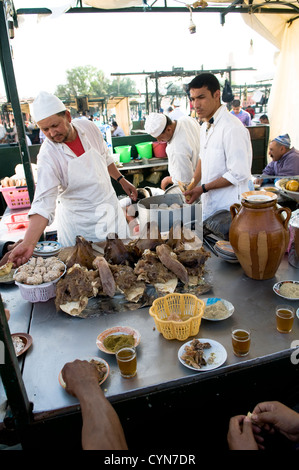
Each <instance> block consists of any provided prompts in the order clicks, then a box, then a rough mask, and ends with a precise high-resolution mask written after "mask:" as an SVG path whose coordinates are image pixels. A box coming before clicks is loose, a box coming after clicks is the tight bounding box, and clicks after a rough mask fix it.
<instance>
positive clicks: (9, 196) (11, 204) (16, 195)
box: [1, 186, 31, 209]
mask: <svg viewBox="0 0 299 470" xmlns="http://www.w3.org/2000/svg"><path fill="white" fill-rule="evenodd" d="M1 191H2V194H3V197H4V199H5V202H6V204H7V207H8V208H9V209H18V208H20V207H24V208H25V207H30V206H31V204H30V199H29V194H28V189H27V186H10V187H8V188H1Z"/></svg>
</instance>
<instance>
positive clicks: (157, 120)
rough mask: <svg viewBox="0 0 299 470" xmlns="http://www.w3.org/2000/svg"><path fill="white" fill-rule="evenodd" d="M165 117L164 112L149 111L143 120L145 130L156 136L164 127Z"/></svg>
mask: <svg viewBox="0 0 299 470" xmlns="http://www.w3.org/2000/svg"><path fill="white" fill-rule="evenodd" d="M166 123H167V119H166V116H165V114H162V113H150V114H149V115H148V117H147V118H146V120H145V126H144V129H145V131H146V132H147V133H148V134H150V135H152V136H153V137H158V136H159V135H160V134H162V132H163V131H164V129H165V127H166Z"/></svg>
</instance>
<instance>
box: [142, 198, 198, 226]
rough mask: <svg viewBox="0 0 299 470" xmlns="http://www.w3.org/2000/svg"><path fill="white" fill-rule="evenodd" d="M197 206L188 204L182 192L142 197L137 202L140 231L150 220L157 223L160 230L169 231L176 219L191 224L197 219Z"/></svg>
mask: <svg viewBox="0 0 299 470" xmlns="http://www.w3.org/2000/svg"><path fill="white" fill-rule="evenodd" d="M172 205H175V206H174V207H171V206H172ZM177 205H179V206H180V207H177ZM195 206H196V204H193V205H190V204H186V203H185V201H184V197H183V195H182V194H163V195H161V196H152V197H148V198H146V199H142V200H141V201H139V202H138V204H137V207H138V213H139V216H138V217H139V225H140V232H141V231H142V230H143V228H144V227H145V226H146V224H147V223H148V222H151V223H157V224H158V227H159V230H160V232H168V231H169V230H170V229H171V227H172V225H173V223H174V222H176V221H181V222H183V224H184V225H186V224H190V223H191V222H192V221H194V220H195Z"/></svg>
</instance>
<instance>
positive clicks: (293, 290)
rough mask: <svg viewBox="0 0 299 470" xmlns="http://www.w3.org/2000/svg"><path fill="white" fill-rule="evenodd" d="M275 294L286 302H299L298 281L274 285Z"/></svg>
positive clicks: (281, 282)
mask: <svg viewBox="0 0 299 470" xmlns="http://www.w3.org/2000/svg"><path fill="white" fill-rule="evenodd" d="M273 290H274V292H275V294H277V295H279V296H280V297H283V298H284V299H288V300H299V281H280V282H277V283H276V284H274V286H273Z"/></svg>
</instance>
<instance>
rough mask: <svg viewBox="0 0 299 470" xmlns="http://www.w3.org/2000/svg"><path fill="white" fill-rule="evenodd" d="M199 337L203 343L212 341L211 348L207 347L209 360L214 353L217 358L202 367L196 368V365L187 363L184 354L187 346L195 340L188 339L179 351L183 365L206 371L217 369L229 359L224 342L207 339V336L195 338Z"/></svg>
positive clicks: (205, 355)
mask: <svg viewBox="0 0 299 470" xmlns="http://www.w3.org/2000/svg"><path fill="white" fill-rule="evenodd" d="M195 339H198V340H199V341H200V342H201V343H210V345H211V347H210V348H209V349H205V350H204V351H205V352H204V357H205V359H206V360H207V359H208V358H209V356H210V355H211V354H212V353H213V354H215V359H214V361H213V362H212V363H211V364H206V365H205V366H202V367H201V368H200V369H196V368H195V367H192V366H189V364H186V363H185V361H184V360H183V359H182V355H183V354H184V352H185V346H189V345H190V344H191V343H192V341H193V340H191V341H187V343H184V344H183V345H182V346H181V347H180V349H179V351H178V358H179V361H180V362H181V363H182V364H183V366H185V367H188V369H192V370H195V371H196V372H206V371H208V370H212V369H217V368H218V367H220V366H222V364H224V362H225V361H226V359H227V352H226V349H225V348H224V347H223V346H222V344H220V343H218V341H214V340H213V339H205V338H195Z"/></svg>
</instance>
